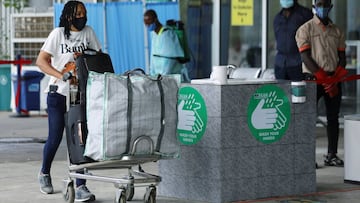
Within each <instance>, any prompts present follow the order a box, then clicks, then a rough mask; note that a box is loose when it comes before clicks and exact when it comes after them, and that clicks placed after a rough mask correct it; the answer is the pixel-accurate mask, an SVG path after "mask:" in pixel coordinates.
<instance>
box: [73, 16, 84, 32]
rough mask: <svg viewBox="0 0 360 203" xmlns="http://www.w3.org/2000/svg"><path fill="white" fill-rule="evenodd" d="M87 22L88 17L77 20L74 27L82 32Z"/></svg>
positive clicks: (74, 21)
mask: <svg viewBox="0 0 360 203" xmlns="http://www.w3.org/2000/svg"><path fill="white" fill-rule="evenodd" d="M86 21H87V18H86V17H81V18H75V19H74V20H73V22H72V24H73V25H74V27H75V28H76V29H77V30H79V31H80V30H82V29H84V27H85V25H86Z"/></svg>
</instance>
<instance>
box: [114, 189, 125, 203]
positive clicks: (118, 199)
mask: <svg viewBox="0 0 360 203" xmlns="http://www.w3.org/2000/svg"><path fill="white" fill-rule="evenodd" d="M114 203H126V191H125V189H119V190H118V191H117V192H116V195H115V201H114Z"/></svg>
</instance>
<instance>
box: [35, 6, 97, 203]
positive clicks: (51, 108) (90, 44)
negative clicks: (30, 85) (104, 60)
mask: <svg viewBox="0 0 360 203" xmlns="http://www.w3.org/2000/svg"><path fill="white" fill-rule="evenodd" d="M86 22H87V15H86V8H85V5H84V4H83V3H82V2H80V1H68V2H67V3H66V4H65V6H64V9H63V11H62V14H61V16H60V25H59V27H58V28H55V29H54V30H52V31H51V33H50V34H49V36H48V38H47V39H46V41H45V42H44V44H43V46H42V48H41V50H40V53H39V55H38V57H37V60H36V65H37V66H38V67H39V68H40V70H41V71H43V72H44V73H46V74H48V75H50V80H49V83H48V86H47V88H46V90H45V92H46V93H47V94H48V95H47V111H48V128H49V131H48V138H47V140H46V143H45V145H44V149H43V161H42V167H41V170H40V172H39V175H38V178H39V182H40V191H41V192H42V193H44V194H52V193H53V192H54V189H53V186H52V182H51V175H50V169H51V165H52V162H53V160H54V157H55V154H56V152H57V149H58V148H59V145H60V143H61V140H62V137H63V132H64V127H65V117H64V114H65V113H66V111H67V103H66V101H67V100H66V97H68V96H69V81H67V79H69V76H71V74H70V75H69V72H66V71H64V70H65V69H64V67H65V66H66V65H67V64H68V63H69V62H70V63H71V62H74V61H75V57H76V56H77V55H78V54H81V53H82V52H83V51H84V50H85V49H93V50H97V51H100V50H101V45H100V43H99V40H98V39H97V37H96V35H95V32H94V30H93V29H92V28H91V27H89V26H86ZM82 172H83V171H79V173H82ZM85 183H86V180H84V179H76V189H75V201H94V200H95V195H93V194H92V193H91V192H90V191H89V190H88V188H87V187H86V185H85Z"/></svg>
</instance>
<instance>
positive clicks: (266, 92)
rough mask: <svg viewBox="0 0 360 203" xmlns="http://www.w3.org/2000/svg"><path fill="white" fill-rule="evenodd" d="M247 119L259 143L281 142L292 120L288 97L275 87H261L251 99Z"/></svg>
mask: <svg viewBox="0 0 360 203" xmlns="http://www.w3.org/2000/svg"><path fill="white" fill-rule="evenodd" d="M247 119H248V126H249V128H250V131H251V133H252V134H253V136H254V137H255V138H256V139H257V140H258V141H260V142H262V143H265V144H269V143H272V142H276V141H278V140H280V139H281V137H282V136H283V135H284V134H285V132H286V130H287V129H288V126H289V123H290V120H291V112H290V103H289V99H288V97H287V96H286V94H285V93H284V91H283V90H282V89H281V88H279V87H277V86H275V85H264V86H262V87H260V88H259V89H257V90H256V92H255V93H254V94H253V95H252V97H251V98H250V102H249V106H248V113H247Z"/></svg>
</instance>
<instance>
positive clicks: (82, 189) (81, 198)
mask: <svg viewBox="0 0 360 203" xmlns="http://www.w3.org/2000/svg"><path fill="white" fill-rule="evenodd" d="M75 201H78V202H86V201H95V195H93V194H92V193H91V192H90V191H89V189H88V188H87V187H86V186H85V185H80V186H79V187H77V188H76V190H75Z"/></svg>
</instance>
